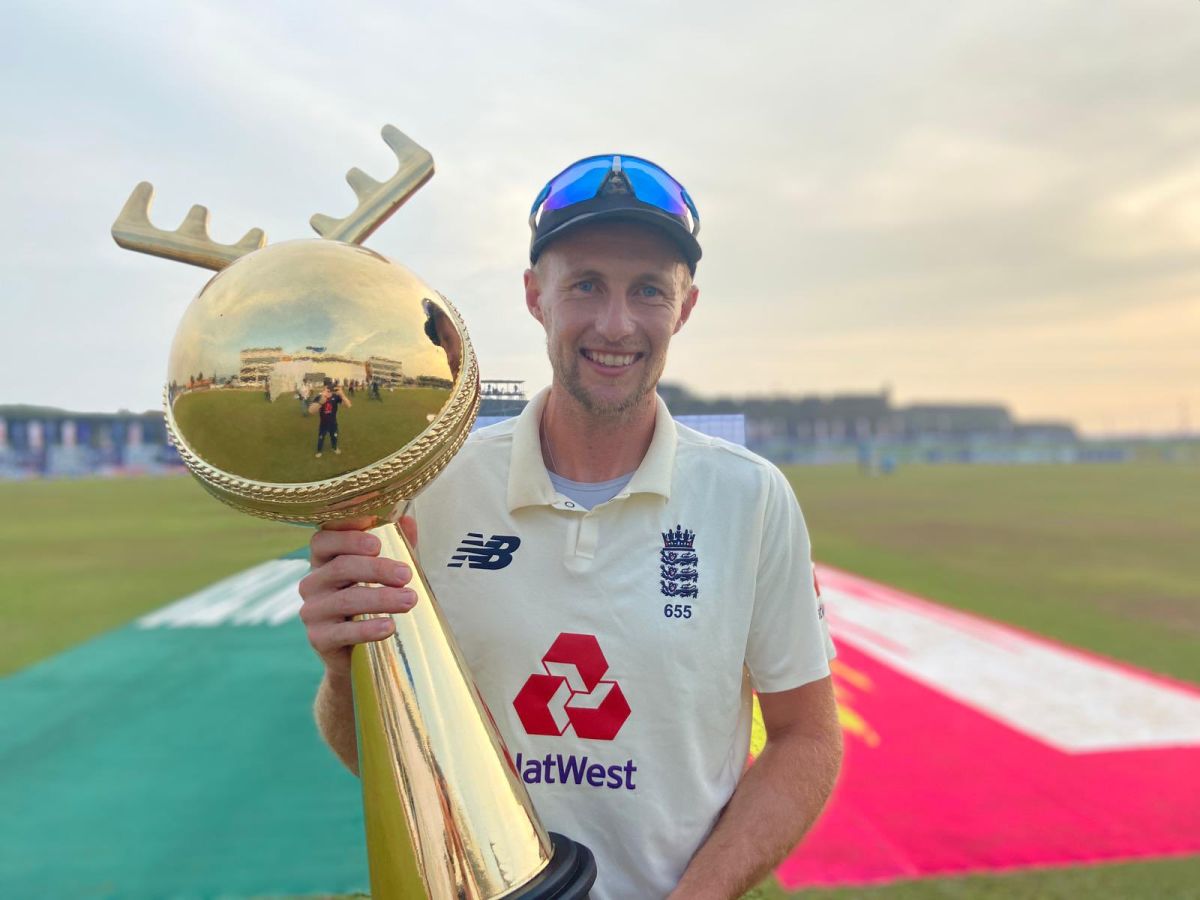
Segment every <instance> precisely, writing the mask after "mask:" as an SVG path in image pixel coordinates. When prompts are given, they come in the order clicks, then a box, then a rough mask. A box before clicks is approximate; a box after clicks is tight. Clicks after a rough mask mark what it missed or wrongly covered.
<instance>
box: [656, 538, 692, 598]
mask: <svg viewBox="0 0 1200 900" xmlns="http://www.w3.org/2000/svg"><path fill="white" fill-rule="evenodd" d="M662 539H663V547H662V550H661V551H659V567H658V572H659V575H660V579H659V585H660V586H661V588H662V595H663V596H664V597H698V596H699V595H700V572H699V565H700V559H699V557H697V556H696V549H695V546H694V545H695V542H696V532H694V531H692V530H691V529H686V530H685V529H684V527H683V526H682V525H676V526H675V530H674V531H664V532H662Z"/></svg>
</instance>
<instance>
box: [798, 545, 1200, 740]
mask: <svg viewBox="0 0 1200 900" xmlns="http://www.w3.org/2000/svg"><path fill="white" fill-rule="evenodd" d="M818 571H819V573H820V580H821V596H822V599H823V600H824V601H825V610H826V614H827V616H828V617H829V627H830V631H831V632H832V634H833V637H834V639H835V640H836V641H838V642H843V643H846V644H849V645H850V646H852V647H854V648H855V649H858V650H861V651H862V652H863V653H866V654H868V655H870V656H872V657H874V658H875V659H876V660H878V661H879V662H881V663H883V664H885V665H887V666H889V667H891V668H893V669H895V670H896V671H898V672H901V673H903V674H904V675H907V676H909V677H910V678H912V679H914V680H916V681H918V682H921V683H922V684H925V685H927V686H928V687H931V688H933V689H935V690H937V691H939V692H940V693H942V694H945V695H947V696H949V697H952V698H954V699H955V700H958V701H959V702H960V703H963V704H966V705H967V706H969V707H971V708H972V709H975V710H977V711H978V712H981V713H983V714H985V715H987V716H989V717H991V718H993V719H996V720H998V721H1000V722H1003V723H1005V724H1007V725H1008V726H1010V727H1012V728H1015V729H1016V730H1018V731H1020V732H1022V733H1024V734H1026V735H1028V736H1029V737H1031V738H1034V739H1035V740H1039V741H1042V742H1043V743H1046V744H1049V745H1050V746H1052V747H1055V748H1057V749H1059V750H1061V751H1063V752H1066V753H1089V752H1100V751H1108V750H1135V749H1147V748H1154V747H1174V746H1196V745H1200V690H1197V689H1188V688H1187V687H1185V686H1183V685H1176V684H1172V683H1170V682H1168V681H1166V680H1162V679H1157V678H1155V677H1153V676H1152V675H1150V674H1149V673H1145V674H1143V673H1139V672H1137V671H1136V670H1132V669H1128V668H1124V667H1122V666H1118V665H1114V664H1112V663H1108V662H1106V661H1104V660H1102V659H1099V658H1097V657H1093V656H1089V655H1088V654H1086V653H1082V652H1076V651H1073V650H1071V649H1070V648H1067V647H1063V646H1060V645H1057V644H1054V643H1053V642H1050V641H1045V640H1040V639H1038V638H1036V637H1034V636H1032V635H1028V634H1024V633H1022V632H1021V631H1019V630H1017V629H1013V628H1008V627H1006V626H1004V625H1000V624H999V623H994V622H989V621H987V620H985V619H982V618H979V617H977V616H972V615H969V614H967V613H960V612H958V611H956V610H952V609H948V608H947V607H944V606H939V605H938V604H935V603H931V602H930V601H928V600H921V599H920V598H917V597H913V596H912V595H909V594H903V593H901V592H900V591H895V590H892V589H891V588H887V587H884V586H883V585H878V584H874V583H873V582H870V581H866V580H865V579H861V578H857V577H855V576H853V575H849V574H847V573H844V572H838V571H836V570H831V569H828V568H827V567H823V566H822V567H819V568H818Z"/></svg>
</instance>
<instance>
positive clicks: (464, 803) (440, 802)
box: [112, 125, 596, 900]
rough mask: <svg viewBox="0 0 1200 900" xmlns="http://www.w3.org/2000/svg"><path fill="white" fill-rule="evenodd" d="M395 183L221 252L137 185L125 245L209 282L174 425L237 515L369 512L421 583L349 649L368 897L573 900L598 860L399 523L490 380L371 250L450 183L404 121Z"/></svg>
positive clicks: (460, 332) (182, 342)
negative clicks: (435, 182) (511, 750)
mask: <svg viewBox="0 0 1200 900" xmlns="http://www.w3.org/2000/svg"><path fill="white" fill-rule="evenodd" d="M383 139H384V141H385V142H386V143H387V144H388V146H389V147H391V149H392V150H393V152H394V153H395V154H396V158H397V160H398V162H399V167H398V170H397V172H396V173H395V175H393V176H392V177H391V178H389V179H388V180H387V181H383V182H380V181H376V180H375V179H374V178H371V177H370V176H369V175H366V174H365V173H363V172H362V171H360V170H359V169H351V170H350V172H349V173H348V174H347V176H346V180H347V181H348V182H349V184H350V186H351V188H353V190H354V192H355V195H356V196H357V198H358V205H357V207H356V208H355V210H354V211H353V212H352V213H350V215H348V216H346V217H345V218H342V219H335V218H332V217H330V216H325V215H316V216H313V217H312V220H311V224H312V227H313V229H314V230H315V231H316V232H317V233H318V234H319V235H320V236H321V237H320V238H319V239H308V240H296V241H286V242H283V243H279V244H273V245H268V244H267V242H266V236H265V235H264V234H263V232H262V230H261V229H258V228H255V229H252V230H251V231H249V232H247V234H246V235H245V236H244V237H243V238H242V239H241V240H240V241H238V242H237V243H235V244H218V243H215V242H214V241H213V240H212V238H211V237H209V234H208V215H209V214H208V210H207V209H206V208H205V207H203V206H193V207H192V209H191V211H190V212H189V213H188V214H187V217H186V218H185V220H184V222H183V225H182V226H181V227H180V228H179V229H178V230H177V231H162V230H160V229H157V228H155V227H154V226H153V225H151V223H150V217H149V209H150V203H151V201H152V199H153V196H154V188H153V187H152V186H151V185H150V184H149V183H147V182H142V183H141V184H139V185H138V186H137V187H135V188H134V190H133V193H132V194H131V195H130V197H129V200H128V201H127V202H126V204H125V207H124V209H123V210H122V211H121V214H120V216H119V217H118V219H117V221H116V222H115V223H114V224H113V227H112V234H113V238H114V239H115V240H116V242H117V243H118V244H119V245H120V246H122V247H124V248H126V249H129V250H136V251H138V252H140V253H149V254H153V255H155V256H162V257H165V258H167V259H174V260H178V261H180V262H185V263H188V264H190V265H196V266H201V267H203V268H207V269H212V270H214V271H215V272H216V274H215V275H214V276H213V277H212V278H211V279H210V280H209V281H208V283H207V284H205V285H204V287H203V288H201V290H200V292H199V294H197V295H196V297H195V299H194V300H193V301H192V303H191V304H190V306H189V307H188V308H187V311H186V312H185V313H184V316H183V320H182V321H181V322H180V325H179V328H178V330H177V332H176V334H175V340H174V343H173V344H172V347H171V355H170V360H169V363H168V371H167V385H166V388H165V390H164V402H165V413H166V422H167V428H168V432H169V434H170V436H171V439H172V441H173V443H174V444H175V446H176V448H177V449H178V451H179V454H180V456H181V457H182V458H183V461H184V463H185V464H186V465H187V467H188V468H189V469H190V470H191V472H192V474H193V475H194V476H196V478H197V479H198V480H199V481H200V483H201V484H202V485H203V486H204V487H205V489H207V490H208V491H209V492H210V493H211V494H212V495H213V496H215V497H216V498H217V499H219V500H221V501H222V502H224V503H226V504H228V505H230V506H232V507H234V508H236V509H239V510H241V511H243V512H246V513H249V514H251V515H254V516H259V517H261V518H266V519H273V520H275V521H281V522H291V523H295V524H302V525H320V524H322V523H324V522H328V521H331V520H338V519H350V518H357V517H362V516H369V517H372V518H373V520H374V521H376V522H382V523H384V524H382V525H379V526H377V527H375V528H372V529H371V533H372V534H374V535H376V537H378V538H379V539H380V542H381V545H382V548H383V549H382V552H381V556H384V557H390V558H391V559H394V560H398V561H400V562H404V563H406V564H407V565H409V566H410V567H411V569H412V571H413V580H412V582H411V583H410V587H411V588H412V589H413V590H414V591H415V592H416V593H417V595H418V598H419V602H418V603H417V605H416V606H415V607H414V608H413V609H412V610H411V611H410V612H408V613H405V614H403V615H395V616H392V617H391V618H392V619H393V621H394V623H395V632H394V634H393V635H392V636H391V637H390V638H388V639H386V640H384V641H379V642H375V643H369V644H363V645H359V646H356V647H355V648H354V651H353V656H352V681H353V687H354V706H355V718H356V725H357V729H358V750H359V772H360V774H361V778H362V788H363V812H364V821H365V824H366V836H367V856H368V864H369V869H370V881H371V893H372V896H374V897H376V898H388V900H390V898H429V900H494V898H500V897H504V898H513V900H517V898H519V900H551V898H553V900H577V898H585V897H586V896H587V893H588V891H589V890H590V888H591V886H592V883H593V882H594V881H595V877H596V869H595V862H594V860H593V857H592V854H591V853H590V851H588V850H587V848H585V847H583V846H582V845H580V844H578V843H576V842H575V841H572V840H571V839H570V838H566V837H563V836H562V835H556V834H549V833H547V832H546V830H545V828H543V826H542V824H541V822H540V821H539V819H538V817H537V813H536V812H535V811H534V809H533V804H532V802H531V800H530V798H529V794H528V792H527V791H526V789H525V785H524V784H523V783H522V782H521V780H520V778H519V777H518V775H517V773H516V771H515V769H514V767H513V763H512V760H511V757H510V756H509V754H508V751H507V749H506V748H505V746H504V742H503V740H502V739H501V737H500V735H499V733H498V732H497V730H496V727H495V724H494V722H493V720H492V717H491V715H490V713H489V712H488V710H487V707H486V706H485V704H484V702H483V699H482V697H481V696H480V694H479V691H478V689H477V688H476V686H475V683H474V681H473V680H472V678H471V675H470V673H469V670H468V668H467V666H466V663H465V662H464V660H463V658H462V654H461V653H460V651H459V649H458V645H457V644H456V642H455V640H454V637H453V635H452V634H451V632H450V629H449V628H448V626H447V624H446V621H445V619H444V617H443V615H442V613H441V610H440V609H439V607H438V604H437V602H436V600H435V598H434V596H433V592H432V591H431V590H430V587H429V583H428V581H427V579H426V578H425V575H424V573H423V572H422V571H421V568H420V566H419V565H418V564H417V562H416V560H415V558H414V553H413V548H412V547H411V546H410V545H409V544H408V542H407V540H406V539H405V537H404V535H403V534H402V533H401V532H400V530H399V529H398V528H396V527H395V525H394V524H392V523H391V521H390V517H391V514H392V513H393V511H394V510H395V509H396V508H397V506H398V505H399V504H400V503H402V502H403V501H405V500H407V499H409V498H411V497H413V496H415V495H416V493H417V492H418V491H420V490H421V488H423V487H424V486H425V485H427V484H428V483H429V482H430V481H432V480H433V478H435V477H436V476H437V475H438V473H439V472H441V471H442V470H443V469H444V468H445V467H446V465H447V464H448V463H449V462H450V460H451V458H452V457H453V456H454V454H455V453H456V452H457V451H458V449H459V448H460V447H461V446H462V443H463V441H465V440H466V437H467V434H468V433H469V432H470V430H471V426H472V425H473V423H474V421H475V415H476V413H477V411H478V408H479V372H478V367H477V363H476V359H475V353H474V350H473V349H472V347H471V342H470V338H469V336H468V335H467V329H466V326H465V325H464V323H463V320H462V318H461V316H460V315H459V313H458V311H457V310H456V309H455V308H454V306H453V304H451V303H450V302H449V301H448V300H446V298H445V297H443V296H442V295H441V294H440V293H438V292H437V291H436V290H434V289H433V288H432V287H430V286H429V285H428V284H426V283H425V282H424V281H422V280H421V279H420V278H419V277H418V276H417V275H415V274H414V273H412V272H411V271H409V270H408V269H406V268H405V267H404V266H402V265H400V264H399V263H397V262H394V261H392V260H389V259H387V258H386V257H384V256H381V255H380V254H378V253H376V252H374V251H372V250H369V249H366V248H364V247H362V246H361V243H362V241H363V240H365V239H366V238H367V237H368V236H369V235H370V234H371V233H372V232H373V231H374V230H375V229H376V228H378V227H379V226H380V225H381V224H382V223H383V222H384V221H385V220H386V219H387V218H388V217H389V216H390V215H391V214H392V213H393V212H395V211H396V210H397V209H398V208H399V207H400V206H401V204H403V203H404V202H405V201H406V200H407V199H408V198H409V197H411V196H412V195H413V193H415V192H416V191H417V190H418V189H419V188H420V187H421V186H422V185H423V184H425V182H427V181H428V180H429V179H430V178H431V177H432V176H433V169H434V167H433V157H432V156H430V154H429V153H428V151H426V150H425V149H424V148H422V147H420V146H419V145H417V144H416V143H415V142H413V141H412V140H410V139H409V138H408V137H406V136H405V135H404V134H402V133H401V132H400V131H398V130H397V129H396V128H393V127H392V126H390V125H388V126H385V127H384V129H383Z"/></svg>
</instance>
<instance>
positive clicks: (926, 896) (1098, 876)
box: [743, 857, 1200, 900]
mask: <svg viewBox="0 0 1200 900" xmlns="http://www.w3.org/2000/svg"><path fill="white" fill-rule="evenodd" d="M784 897H804V898H805V900H943V898H945V900H1196V898H1200V858H1197V857H1190V858H1184V859H1169V860H1156V861H1154V862H1135V863H1118V864H1115V865H1096V866H1085V867H1072V868H1063V869H1027V870H1025V871H1023V872H1012V873H1008V874H1004V875H971V876H968V877H966V878H936V879H921V880H919V881H906V882H899V883H896V884H890V885H885V886H882V887H873V888H837V889H833V890H811V889H810V890H806V891H804V892H802V893H800V894H789V893H787V892H786V891H783V890H781V889H780V888H779V887H778V886H777V885H774V884H770V883H768V884H764V885H762V886H761V887H758V888H756V889H755V890H753V891H751V892H750V893H748V894H746V895H745V897H744V898H743V900H780V898H784Z"/></svg>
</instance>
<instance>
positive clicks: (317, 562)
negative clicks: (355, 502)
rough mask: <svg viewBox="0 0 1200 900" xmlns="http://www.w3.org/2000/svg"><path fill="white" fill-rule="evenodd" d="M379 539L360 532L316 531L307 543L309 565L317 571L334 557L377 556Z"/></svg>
mask: <svg viewBox="0 0 1200 900" xmlns="http://www.w3.org/2000/svg"><path fill="white" fill-rule="evenodd" d="M379 548H380V544H379V538H377V537H375V535H373V534H366V533H365V532H362V531H357V530H349V531H318V532H315V533H314V534H313V536H312V540H310V541H309V542H308V556H309V564H310V565H311V566H312V567H313V568H314V569H318V568H320V567H321V566H323V565H325V564H326V563H328V562H329V561H330V560H331V559H333V558H334V557H335V556H344V555H352V556H378V555H379Z"/></svg>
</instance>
